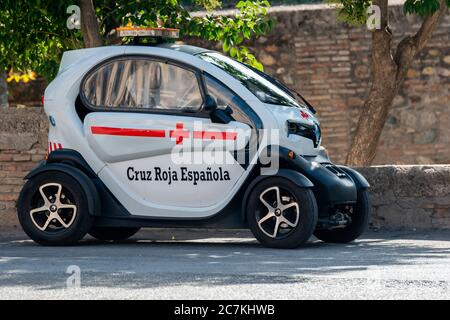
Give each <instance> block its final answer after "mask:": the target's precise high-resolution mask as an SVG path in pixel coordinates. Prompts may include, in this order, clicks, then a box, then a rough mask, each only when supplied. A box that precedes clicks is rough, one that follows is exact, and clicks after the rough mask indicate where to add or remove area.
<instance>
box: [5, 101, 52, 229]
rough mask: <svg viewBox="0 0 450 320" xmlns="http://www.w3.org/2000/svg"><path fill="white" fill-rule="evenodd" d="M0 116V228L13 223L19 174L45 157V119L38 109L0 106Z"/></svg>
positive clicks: (25, 172)
mask: <svg viewBox="0 0 450 320" xmlns="http://www.w3.org/2000/svg"><path fill="white" fill-rule="evenodd" d="M0 112H1V114H2V115H1V117H0V181H1V183H0V229H2V228H9V227H11V226H17V218H16V208H15V205H16V200H17V196H18V194H19V192H20V189H21V188H22V185H23V183H24V180H23V177H24V176H25V175H26V174H27V173H28V172H29V171H30V170H31V169H32V168H33V167H34V166H35V165H36V164H37V163H38V162H39V161H40V160H42V159H44V157H45V153H46V146H47V130H48V128H47V121H46V117H45V115H44V113H43V110H42V108H22V109H17V108H7V109H2V110H1V111H0Z"/></svg>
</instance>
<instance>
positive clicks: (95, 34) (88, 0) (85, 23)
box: [78, 0, 102, 48]
mask: <svg viewBox="0 0 450 320" xmlns="http://www.w3.org/2000/svg"><path fill="white" fill-rule="evenodd" d="M78 2H79V5H80V11H81V33H82V34H83V41H84V46H85V47H86V48H92V47H100V46H101V45H102V38H101V36H100V28H99V26H98V21H97V15H96V14H95V9H94V4H93V0H79V1H78Z"/></svg>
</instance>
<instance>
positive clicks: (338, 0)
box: [327, 0, 450, 25]
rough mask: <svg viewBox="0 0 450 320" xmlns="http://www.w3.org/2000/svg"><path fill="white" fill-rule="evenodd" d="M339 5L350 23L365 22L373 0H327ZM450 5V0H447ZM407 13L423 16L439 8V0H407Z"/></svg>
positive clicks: (340, 16) (341, 17) (342, 19)
mask: <svg viewBox="0 0 450 320" xmlns="http://www.w3.org/2000/svg"><path fill="white" fill-rule="evenodd" d="M327 2H328V3H330V4H333V5H337V10H338V18H339V19H340V20H341V21H345V22H347V23H348V24H350V25H359V24H364V23H366V21H367V8H369V6H371V5H372V4H373V0H327ZM446 3H447V6H449V7H450V0H446ZM403 10H404V12H405V14H417V15H419V16H421V17H422V18H425V17H427V16H428V15H430V14H433V13H434V12H436V11H437V10H439V0H406V1H405V3H404V5H403Z"/></svg>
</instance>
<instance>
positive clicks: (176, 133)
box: [169, 123, 189, 144]
mask: <svg viewBox="0 0 450 320" xmlns="http://www.w3.org/2000/svg"><path fill="white" fill-rule="evenodd" d="M183 128H184V125H183V124H182V123H177V125H176V130H170V133H169V136H170V137H171V138H175V141H176V144H180V143H182V142H183V139H184V138H189V131H187V130H183Z"/></svg>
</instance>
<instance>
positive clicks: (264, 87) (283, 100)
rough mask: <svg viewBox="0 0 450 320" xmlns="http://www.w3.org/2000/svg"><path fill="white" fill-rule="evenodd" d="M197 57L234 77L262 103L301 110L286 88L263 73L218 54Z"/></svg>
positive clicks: (205, 53) (206, 53)
mask: <svg viewBox="0 0 450 320" xmlns="http://www.w3.org/2000/svg"><path fill="white" fill-rule="evenodd" d="M197 56H198V57H199V58H201V59H203V60H205V61H208V62H210V63H212V64H214V65H215V66H217V67H219V68H221V69H222V70H224V71H225V72H227V73H228V74H230V75H231V76H233V77H234V78H235V79H237V80H238V81H239V82H240V83H242V84H243V85H244V86H245V87H246V88H247V89H248V90H250V91H251V92H252V93H253V94H254V95H255V96H256V97H257V98H258V99H259V100H261V101H262V102H264V103H270V104H278V105H283V106H290V107H296V108H300V105H299V104H298V102H297V101H296V100H295V98H293V97H292V95H291V94H289V93H288V92H287V91H286V89H285V88H283V87H281V86H280V85H277V83H276V82H274V81H270V80H269V79H268V76H265V75H264V76H263V75H262V73H261V72H259V71H256V70H253V68H250V67H247V66H246V65H244V64H242V63H240V62H237V61H235V60H233V59H231V58H229V57H227V56H224V55H222V54H220V53H218V52H204V53H201V54H198V55H197Z"/></svg>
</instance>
